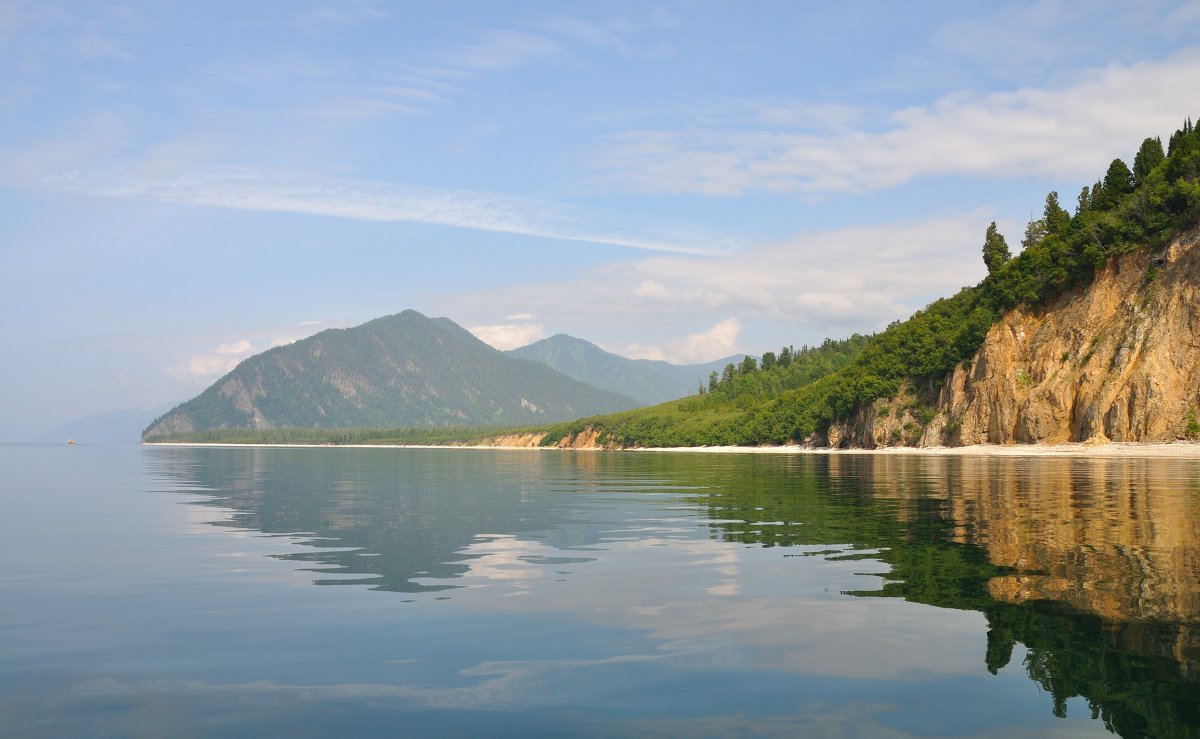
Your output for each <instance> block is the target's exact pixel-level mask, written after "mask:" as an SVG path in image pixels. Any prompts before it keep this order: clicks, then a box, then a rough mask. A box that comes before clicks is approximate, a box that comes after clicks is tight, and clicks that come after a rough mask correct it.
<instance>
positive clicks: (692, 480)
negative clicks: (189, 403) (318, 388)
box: [155, 449, 1200, 736]
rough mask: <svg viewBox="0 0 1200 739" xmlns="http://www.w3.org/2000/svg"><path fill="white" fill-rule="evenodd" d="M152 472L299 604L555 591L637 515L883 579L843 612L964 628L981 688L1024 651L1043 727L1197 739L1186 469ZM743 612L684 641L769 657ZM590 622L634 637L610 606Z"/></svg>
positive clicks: (626, 461)
mask: <svg viewBox="0 0 1200 739" xmlns="http://www.w3.org/2000/svg"><path fill="white" fill-rule="evenodd" d="M330 454H334V455H336V456H335V457H334V458H333V459H334V460H335V461H334V462H333V463H331V457H330ZM155 464H156V465H157V467H158V472H160V473H166V474H167V475H168V476H170V477H172V478H174V479H176V480H179V481H181V482H183V483H185V485H184V486H183V487H184V489H186V490H189V491H190V492H197V491H199V492H203V493H205V495H206V496H208V497H206V498H205V499H204V501H203V503H202V504H203V505H210V506H218V507H222V508H227V509H229V510H228V513H227V516H225V517H224V518H222V519H221V520H220V521H217V522H216V523H217V524H218V525H224V526H233V527H237V528H242V529H250V530H255V531H261V532H265V533H268V534H286V535H288V536H289V537H290V538H291V540H292V541H293V542H296V543H299V544H301V545H303V547H302V550H301V551H293V552H290V553H287V554H281V555H279V556H281V557H283V558H286V559H291V560H297V561H301V562H304V563H306V565H305V566H307V567H311V568H312V569H314V570H315V571H317V572H318V573H319V574H318V579H317V580H316V582H317V583H318V584H363V585H366V586H367V587H370V588H373V589H378V590H386V591H397V592H400V593H408V594H414V596H415V595H417V594H420V593H423V592H428V591H445V592H442V593H440V596H442V597H450V598H468V597H472V596H471V595H470V593H471V589H472V588H475V587H479V586H480V583H482V582H485V581H487V582H496V581H508V582H509V584H512V583H518V582H519V583H527V581H528V580H529V579H530V578H532V577H534V576H535V575H537V574H538V573H542V572H549V573H550V574H551V577H557V578H563V579H566V578H570V577H574V576H576V571H577V569H578V568H579V567H586V566H587V565H588V564H589V563H592V562H594V561H595V560H596V559H597V558H598V557H599V556H600V552H601V551H602V550H603V549H604V548H605V547H607V546H610V545H611V544H612V543H613V542H614V541H620V540H621V539H622V529H621V527H623V526H624V527H628V526H629V525H630V519H629V518H628V515H629V514H628V509H630V508H636V507H637V506H642V505H648V504H650V503H649V502H652V504H653V505H654V506H657V509H658V510H659V512H660V513H662V512H663V511H665V512H666V513H667V514H669V513H670V512H671V511H672V510H675V509H677V510H679V511H680V512H681V514H686V515H685V516H683V517H682V518H681V519H680V521H679V525H680V526H683V527H686V526H689V525H692V526H694V525H696V524H695V523H694V521H698V522H700V523H699V525H703V526H705V527H707V528H708V531H709V535H708V539H709V540H710V541H715V542H723V543H726V544H739V545H743V546H751V547H760V548H765V547H793V548H795V549H796V555H797V556H806V557H818V558H824V559H825V560H827V561H831V562H832V561H846V560H862V561H863V563H864V564H863V566H864V569H866V570H869V571H872V572H880V573H882V577H883V579H882V580H881V581H879V582H881V586H880V587H878V588H877V589H874V590H852V589H848V590H846V591H844V592H845V593H846V594H848V595H854V596H863V597H891V598H902V599H904V600H907V601H911V602H916V603H922V604H927V605H931V606H936V607H939V608H951V609H960V610H969V611H976V612H979V613H981V614H983V616H984V617H985V618H986V620H987V628H988V633H987V649H986V654H984V655H980V656H981V658H982V659H984V660H985V661H986V667H987V669H988V670H989V671H991V672H993V673H995V672H996V671H998V670H1000V669H1002V668H1003V667H1005V666H1006V665H1008V663H1009V662H1010V661H1011V659H1012V655H1013V652H1014V647H1015V646H1016V645H1017V644H1018V643H1019V644H1022V645H1024V646H1025V648H1026V649H1025V655H1026V656H1025V658H1024V669H1025V671H1026V673H1027V674H1028V676H1029V678H1030V679H1032V680H1033V681H1035V682H1036V683H1037V684H1038V685H1039V686H1040V687H1041V688H1042V689H1043V690H1044V691H1045V692H1046V693H1048V694H1049V701H1050V704H1051V705H1050V707H1049V708H1050V710H1052V711H1053V712H1054V713H1055V714H1056V715H1063V714H1065V711H1066V706H1067V701H1068V700H1069V699H1071V698H1073V697H1076V696H1080V697H1082V698H1084V699H1085V700H1086V701H1087V703H1088V705H1089V706H1090V707H1091V710H1092V713H1093V717H1094V718H1098V719H1100V720H1102V721H1103V722H1104V724H1105V725H1106V726H1107V727H1108V728H1109V729H1110V730H1112V731H1115V732H1117V733H1119V734H1121V735H1122V736H1200V464H1197V463H1196V462H1195V461H1193V460H1164V459H1085V458H1059V457H1055V458H1036V457H1029V458H983V457H978V458H975V457H936V456H902V455H797V456H783V455H780V456H774V455H692V454H669V453H644V454H642V453H639V454H629V453H625V454H619V453H586V452H585V453H558V452H550V453H542V452H536V451H534V452H509V453H497V452H482V451H479V452H477V451H467V450H438V451H430V452H423V453H415V452H412V451H409V450H403V451H400V450H353V449H340V450H328V451H323V452H322V453H320V454H315V453H313V450H302V449H298V450H279V449H269V450H268V449H204V450H171V451H170V453H164V454H162V455H157V456H156V458H155ZM688 516H691V518H689V517H688ZM668 518H669V516H668ZM656 535H657V536H660V537H665V538H667V539H669V538H670V537H671V536H672V533H671V531H669V530H664V531H662V532H659V533H657V534H656ZM720 556H724V555H720ZM718 559H719V557H718V558H717V559H713V563H714V564H713V566H714V568H715V569H716V571H718V572H721V573H726V574H727V575H728V577H727V579H726V580H724V581H722V582H721V583H718V584H716V585H714V586H713V588H712V589H710V590H711V591H713V592H719V591H720V589H721V588H724V589H725V593H726V594H731V595H736V594H737V592H738V583H737V566H736V562H732V561H730V562H721V561H718ZM868 563H882V566H880V565H875V566H874V569H872V568H871V567H870V566H869V565H868ZM460 588H462V590H461V591H457V589H460ZM456 591H457V592H456ZM669 607H671V606H670V605H669V604H664V605H662V606H661V608H660V611H659V612H657V613H656V615H657V616H659V617H661V616H662V612H661V609H663V608H669ZM745 607H746V608H759V609H760V611H761V613H760V620H761V623H760V624H758V625H757V626H756V627H755V628H753V629H751V628H745V629H742V630H739V629H741V627H740V626H738V625H736V624H734V623H733V622H732V621H731V620H729V619H726V620H725V621H722V620H721V618H716V617H714V619H713V620H712V623H711V624H709V625H708V626H706V627H704V628H707V629H708V630H709V631H710V632H712V633H726V632H732V633H735V634H736V635H737V638H739V639H745V640H753V639H759V640H761V641H762V642H763V646H764V649H765V650H766V651H770V649H771V639H772V632H771V630H772V629H776V630H777V631H776V632H775V633H776V634H781V633H782V629H786V627H787V624H786V621H784V619H786V618H787V617H788V613H789V612H788V611H787V610H786V609H775V611H772V606H771V605H770V604H767V603H757V604H745ZM607 613H608V615H607V616H606V618H609V619H610V620H613V621H620V622H622V623H623V624H625V625H627V626H630V627H634V628H650V627H649V626H647V624H648V623H649V622H648V621H639V613H638V609H637V608H629V607H628V604H617V605H616V606H615V607H614V608H613V609H612V610H611V612H607ZM772 619H774V620H772ZM656 623H659V622H656ZM654 628H658V629H659V630H660V631H662V632H663V635H664V636H665V637H670V636H673V635H672V634H671V633H670V629H669V628H668V627H663V626H656V627H654ZM759 632H765V633H759ZM781 638H783V637H781ZM779 652H780V655H777V656H776V659H778V660H779V661H780V664H779V665H774V666H783V667H786V666H787V665H786V664H785V663H786V659H787V657H786V652H787V648H786V645H781V646H780V647H779ZM880 669H883V668H882V667H881V668H880Z"/></svg>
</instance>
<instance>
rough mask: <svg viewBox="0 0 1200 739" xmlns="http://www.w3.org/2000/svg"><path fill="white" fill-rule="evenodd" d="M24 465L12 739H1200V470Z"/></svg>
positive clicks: (855, 464)
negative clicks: (344, 738)
mask: <svg viewBox="0 0 1200 739" xmlns="http://www.w3.org/2000/svg"><path fill="white" fill-rule="evenodd" d="M0 470H3V472H2V476H0V556H2V559H0V562H2V563H3V564H2V566H0V594H2V599H0V735H3V736H164V735H170V736H193V735H194V736H213V735H221V736H267V735H285V734H286V735H310V736H330V735H346V734H354V735H374V736H381V735H405V736H444V735H455V736H481V735H504V736H568V735H569V736H578V735H599V736H611V735H649V736H797V735H799V736H1087V735H1093V734H1095V735H1106V734H1109V733H1110V732H1112V733H1117V734H1120V735H1122V736H1200V462H1197V461H1195V460H1162V459H1158V460H1155V459H1146V460H1140V459H1127V460H1085V459H1062V458H1054V459H1045V458H1043V459H1037V458H1005V459H978V458H935V457H901V456H867V455H862V456H820V455H814V456H766V455H693V454H671V453H591V452H583V453H557V452H497V451H481V450H398V449H216V448H205V449H189V448H137V447H128V448H126V447H86V446H77V447H70V448H69V447H34V446H3V447H0ZM319 586H336V587H319Z"/></svg>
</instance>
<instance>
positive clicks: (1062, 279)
mask: <svg viewBox="0 0 1200 739" xmlns="http://www.w3.org/2000/svg"><path fill="white" fill-rule="evenodd" d="M1198 221H1200V130H1198V129H1197V128H1196V127H1195V126H1193V124H1192V122H1191V120H1190V119H1189V120H1188V121H1186V122H1185V123H1184V125H1183V127H1182V128H1181V129H1179V130H1178V131H1176V132H1175V133H1174V134H1173V135H1172V136H1171V137H1170V139H1169V141H1168V144H1167V147H1166V150H1164V147H1163V144H1162V141H1161V140H1160V139H1158V138H1148V139H1146V140H1145V141H1143V142H1142V145H1141V147H1140V148H1139V149H1138V151H1137V153H1136V155H1135V156H1134V159H1133V167H1132V169H1131V168H1130V167H1129V166H1128V165H1127V164H1126V163H1125V162H1124V161H1122V160H1120V159H1114V160H1113V162H1112V164H1111V165H1109V167H1108V170H1107V171H1106V172H1105V174H1104V177H1103V178H1101V179H1099V180H1097V181H1096V182H1095V183H1094V184H1092V185H1090V186H1087V187H1084V188H1083V189H1082V190H1081V191H1080V193H1079V195H1078V198H1077V201H1076V207H1075V213H1074V215H1072V214H1071V213H1069V212H1068V211H1067V210H1066V209H1065V208H1063V207H1062V205H1061V203H1060V201H1059V196H1058V193H1055V192H1051V193H1049V194H1048V195H1047V196H1046V200H1045V204H1044V208H1043V213H1042V217H1041V218H1038V219H1035V220H1033V221H1032V222H1030V224H1029V226H1028V227H1027V228H1026V230H1025V235H1024V238H1023V239H1022V247H1023V248H1022V250H1021V251H1020V253H1019V254H1018V255H1017V256H1015V257H1014V256H1012V252H1011V250H1010V249H1009V247H1008V244H1007V243H1006V242H1005V240H1004V237H1003V236H1002V235H1001V234H1000V233H999V232H998V231H997V230H996V224H995V223H993V224H991V226H989V227H988V228H987V231H986V233H985V235H984V240H983V241H984V243H983V249H982V252H983V254H982V256H983V259H984V262H985V264H986V265H987V268H988V275H987V277H985V278H984V279H983V281H982V282H980V283H979V284H978V285H976V286H974V287H966V288H963V289H962V290H961V291H959V292H958V293H957V294H956V295H954V296H952V297H948V298H943V299H941V300H937V301H935V302H933V303H931V304H930V305H928V306H927V307H926V308H924V309H923V310H920V311H918V312H917V313H916V314H914V315H913V316H912V317H911V318H909V319H908V320H907V321H903V322H896V323H893V324H892V325H890V326H889V327H888V328H887V329H886V330H885V331H883V332H881V333H879V334H876V335H874V336H871V337H866V338H864V337H854V338H851V339H849V340H847V341H844V342H831V341H827V342H826V343H825V344H823V345H822V346H820V347H816V348H812V349H804V350H801V351H800V352H796V353H795V355H794V356H793V355H792V354H791V353H789V354H788V356H787V360H788V361H779V360H780V359H781V358H782V356H783V353H781V354H780V355H772V354H771V353H769V352H768V354H767V355H764V357H763V362H762V365H761V366H757V365H755V364H754V363H753V362H752V361H750V362H746V363H743V365H741V366H732V367H727V368H726V371H725V373H724V375H722V376H720V377H717V378H710V382H709V384H708V386H706V387H704V388H702V393H701V394H700V395H699V396H693V397H689V398H684V399H682V400H677V401H673V402H669V403H664V404H661V405H657V406H654V407H652V408H643V409H638V410H635V411H629V412H625V413H618V414H613V415H607V416H600V417H595V418H587V419H582V420H579V421H574V422H572V423H566V424H560V425H558V426H555V427H553V428H552V429H551V430H550V433H549V435H548V436H547V437H546V440H545V442H544V443H545V444H554V443H557V442H558V441H559V440H560V439H562V438H563V437H565V436H568V435H570V434H572V433H577V432H578V431H580V430H582V429H584V428H587V427H591V428H593V429H596V430H598V431H599V432H600V433H601V439H602V440H603V441H606V442H608V443H612V444H617V445H622V446H647V447H661V446H700V445H735V444H737V445H760V444H783V443H787V442H791V441H803V440H805V439H807V438H809V437H810V436H811V435H813V434H823V433H825V432H826V431H827V430H828V429H829V427H830V426H831V425H832V424H833V423H834V422H835V421H837V420H840V419H844V418H847V417H848V416H850V415H851V414H853V413H854V412H855V411H856V410H857V409H859V408H860V407H862V406H863V405H864V404H866V403H870V402H872V401H874V400H876V399H879V398H890V397H893V396H895V395H896V394H897V393H898V392H899V391H900V389H901V387H902V385H903V384H904V383H905V382H908V383H911V385H912V386H913V387H915V388H917V389H918V390H919V391H920V390H923V391H924V394H925V395H926V396H927V397H928V396H932V394H933V392H934V390H936V388H937V387H938V385H939V384H940V383H941V382H943V381H944V379H945V378H946V377H947V375H948V374H949V373H950V371H951V370H952V369H953V368H954V366H955V365H957V364H959V363H961V362H965V361H968V360H969V359H970V358H971V357H972V356H973V355H974V354H975V352H976V351H977V350H978V349H979V347H980V345H981V343H982V341H983V339H984V336H985V335H986V333H987V330H988V328H989V327H990V326H991V325H992V324H993V323H994V322H995V321H996V320H997V319H998V318H999V316H1000V315H1001V314H1002V313H1003V312H1004V311H1006V310H1008V309H1010V308H1013V307H1016V306H1019V305H1025V306H1028V307H1033V308H1036V307H1037V306H1039V305H1042V304H1044V303H1045V302H1046V301H1048V300H1050V299H1052V298H1054V297H1055V296H1057V295H1060V294H1062V293H1063V292H1065V291H1067V290H1069V289H1071V288H1073V287H1076V286H1080V285H1086V284H1087V283H1089V282H1090V281H1091V280H1092V279H1093V276H1094V275H1095V273H1096V270H1097V269H1099V268H1101V267H1103V266H1104V265H1105V263H1106V262H1107V261H1108V260H1109V259H1111V258H1112V257H1114V256H1116V255H1118V254H1123V253H1126V252H1130V251H1134V250H1138V249H1155V248H1158V247H1161V246H1163V245H1165V244H1166V243H1167V242H1168V241H1169V240H1170V238H1171V237H1172V236H1174V235H1175V234H1177V233H1178V232H1179V231H1181V230H1183V229H1186V228H1189V227H1191V226H1194V225H1195V224H1196V223H1197V222H1198ZM1146 277H1147V280H1153V279H1154V277H1155V274H1154V270H1153V269H1152V270H1151V272H1150V273H1149V274H1147V276H1146ZM785 351H786V350H785ZM768 357H770V358H769V359H768ZM800 368H803V369H800Z"/></svg>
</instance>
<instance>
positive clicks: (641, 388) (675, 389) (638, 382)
mask: <svg viewBox="0 0 1200 739" xmlns="http://www.w3.org/2000/svg"><path fill="white" fill-rule="evenodd" d="M508 353H509V354H511V355H512V356H514V357H520V358H522V359H531V360H533V361H535V362H541V363H542V364H545V365H547V366H550V367H553V368H554V369H556V370H558V371H559V372H561V373H563V374H564V375H566V376H568V377H573V378H575V379H576V380H579V381H580V382H586V383H588V384H589V385H595V386H596V387H599V388H603V389H605V390H611V391H612V392H614V393H621V394H624V395H629V396H631V397H633V398H635V399H637V400H638V401H640V402H642V403H644V404H646V405H655V404H657V403H662V402H664V401H667V400H675V399H676V398H682V397H684V396H685V395H690V394H692V393H695V392H696V388H697V387H698V386H699V385H700V384H701V383H707V382H708V376H709V374H710V373H712V372H717V373H720V372H721V371H722V369H724V367H725V365H727V364H730V363H732V364H735V365H736V364H740V363H741V362H742V360H743V359H745V355H744V354H737V355H734V356H731V357H725V358H724V359H717V360H714V361H712V362H708V363H705V364H683V365H680V364H670V363H669V362H663V361H657V360H651V359H627V358H625V357H622V356H619V355H617V354H612V353H611V352H606V351H604V350H603V349H601V348H600V347H598V346H596V345H595V344H592V343H590V342H587V341H584V340H583V339H577V338H575V337H573V336H567V335H566V334H557V335H555V336H551V337H550V338H548V339H542V340H541V341H538V342H535V343H533V344H530V345H529V346H523V347H521V348H520V349H513V350H511V351H509V352H508Z"/></svg>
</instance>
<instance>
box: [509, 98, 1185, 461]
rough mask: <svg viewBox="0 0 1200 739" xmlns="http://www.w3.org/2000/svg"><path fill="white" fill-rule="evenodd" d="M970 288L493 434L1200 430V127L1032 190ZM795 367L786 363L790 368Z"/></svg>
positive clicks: (536, 437)
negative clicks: (1064, 200) (570, 414)
mask: <svg viewBox="0 0 1200 739" xmlns="http://www.w3.org/2000/svg"><path fill="white" fill-rule="evenodd" d="M982 241H983V249H982V256H983V260H984V263H985V265H986V266H987V269H988V275H987V277H986V278H984V279H983V281H982V282H980V283H979V284H978V285H975V286H972V287H965V288H963V289H962V290H960V291H959V292H958V293H956V294H955V295H952V296H950V297H948V298H943V299H940V300H936V301H934V302H933V303H931V304H929V305H928V306H926V307H925V308H924V309H922V310H920V311H917V312H916V313H915V314H913V316H912V317H910V318H909V319H908V320H906V321H897V322H895V323H893V324H891V325H890V326H888V328H887V329H886V330H885V331H883V332H881V333H879V334H876V335H874V336H870V337H860V338H861V339H862V340H861V341H857V342H855V341H849V342H829V341H827V342H826V343H825V344H823V345H822V346H821V347H818V348H814V349H809V348H805V349H802V350H801V351H800V352H799V353H792V352H787V355H788V356H787V361H786V362H784V361H783V359H784V352H781V353H780V355H778V356H776V355H774V354H773V353H771V352H767V353H766V354H764V355H763V358H762V359H763V361H762V364H761V366H756V365H754V364H750V363H747V364H746V365H745V366H741V367H739V368H738V371H737V372H736V373H734V374H733V375H732V376H730V377H722V379H721V381H720V383H718V384H716V385H715V386H714V387H713V388H712V390H711V391H709V392H707V393H704V394H701V395H698V396H693V397H689V398H683V399H681V400H678V401H674V402H671V403H665V404H662V405H660V406H656V407H652V408H643V409H637V410H632V411H626V412H622V413H618V414H613V415H608V416H600V417H594V418H587V419H581V420H577V421H575V422H573V423H571V424H562V425H558V426H552V427H548V428H546V429H544V430H542V431H540V432H536V433H529V434H525V435H524V436H522V437H520V438H513V439H510V440H509V443H512V444H517V443H526V444H537V445H543V446H544V445H558V446H613V447H632V446H640V447H662V446H701V445H714V444H716V445H765V444H805V445H809V446H835V447H844V448H876V447H881V446H934V445H950V446H954V445H962V444H977V443H990V444H1008V443H1014V442H1045V443H1056V442H1065V441H1076V442H1083V441H1087V442H1103V441H1106V440H1114V441H1132V442H1161V441H1173V440H1176V439H1188V438H1191V439H1196V438H1200V390H1198V388H1200V342H1197V341H1196V336H1197V333H1198V332H1200V128H1198V127H1196V126H1193V124H1192V122H1191V120H1190V119H1189V120H1188V121H1187V122H1186V123H1185V124H1184V126H1183V128H1181V129H1180V130H1178V131H1176V132H1175V133H1174V134H1173V135H1172V136H1171V137H1170V140H1169V143H1168V146H1167V148H1166V150H1165V151H1164V147H1163V145H1162V142H1161V141H1160V140H1159V139H1157V138H1147V139H1145V140H1144V141H1143V142H1142V145H1141V147H1140V148H1139V149H1138V151H1137V154H1136V156H1135V158H1134V160H1133V167H1132V168H1131V167H1129V166H1128V165H1126V164H1125V163H1124V162H1123V161H1122V160H1120V159H1114V160H1113V161H1112V163H1111V164H1110V165H1109V167H1108V170H1107V172H1106V173H1105V174H1104V176H1103V177H1102V178H1101V179H1099V180H1097V181H1096V182H1095V183H1094V184H1092V185H1090V186H1085V187H1084V188H1083V189H1082V190H1081V192H1080V193H1079V196H1078V200H1077V206H1076V209H1075V213H1074V214H1070V213H1068V212H1067V211H1066V210H1065V209H1064V208H1063V207H1062V206H1061V205H1060V204H1059V200H1058V193H1056V192H1051V193H1049V194H1048V195H1047V196H1046V201H1045V206H1044V210H1043V214H1042V217H1040V218H1035V219H1034V220H1033V221H1031V222H1030V223H1029V225H1028V227H1027V228H1026V230H1025V238H1024V239H1023V240H1022V247H1023V249H1022V250H1021V251H1020V252H1019V253H1018V254H1017V255H1015V256H1014V255H1013V254H1012V253H1011V252H1010V250H1009V248H1008V245H1007V244H1006V243H1005V241H1004V238H1003V236H1002V235H1000V234H999V233H998V231H997V230H996V224H995V223H993V224H992V225H991V226H990V227H989V228H987V229H986V233H985V236H984V238H983V239H982ZM797 368H799V369H797Z"/></svg>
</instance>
